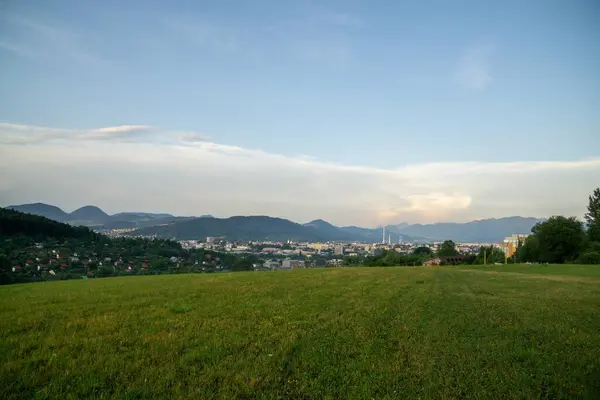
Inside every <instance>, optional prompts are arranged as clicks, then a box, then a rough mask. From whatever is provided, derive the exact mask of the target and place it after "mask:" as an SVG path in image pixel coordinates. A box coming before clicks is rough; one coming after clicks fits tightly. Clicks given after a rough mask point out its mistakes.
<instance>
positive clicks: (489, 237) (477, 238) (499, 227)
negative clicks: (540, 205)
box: [398, 217, 544, 243]
mask: <svg viewBox="0 0 600 400" xmlns="http://www.w3.org/2000/svg"><path fill="white" fill-rule="evenodd" d="M542 221H544V220H543V219H538V218H523V217H507V218H498V219H495V218H492V219H483V220H480V221H472V222H466V223H437V224H426V225H421V224H415V225H408V226H403V227H400V228H399V229H398V231H399V232H400V233H403V234H407V235H411V236H421V237H425V238H427V239H430V240H445V239H451V240H454V241H455V242H481V243H492V242H499V241H502V239H504V238H505V237H506V236H510V235H512V234H516V233H531V228H532V227H533V226H534V225H535V224H536V223H538V222H542Z"/></svg>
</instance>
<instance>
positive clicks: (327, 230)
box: [304, 219, 363, 242]
mask: <svg viewBox="0 0 600 400" xmlns="http://www.w3.org/2000/svg"><path fill="white" fill-rule="evenodd" d="M304 226H306V227H308V228H312V229H314V230H316V231H318V232H319V234H320V235H321V236H323V237H324V238H327V240H339V241H348V242H349V241H357V240H363V239H361V238H362V236H361V235H356V234H354V233H352V232H345V231H343V230H342V229H340V228H338V227H337V226H334V225H331V224H330V223H329V222H327V221H324V220H322V219H316V220H314V221H311V222H308V223H306V224H304Z"/></svg>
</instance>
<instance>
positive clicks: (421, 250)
mask: <svg viewBox="0 0 600 400" xmlns="http://www.w3.org/2000/svg"><path fill="white" fill-rule="evenodd" d="M432 253H433V251H431V249H430V248H429V247H427V246H419V247H417V248H416V249H415V250H414V251H413V254H414V255H416V256H428V255H431V254H432Z"/></svg>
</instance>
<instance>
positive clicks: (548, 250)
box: [516, 188, 600, 264]
mask: <svg viewBox="0 0 600 400" xmlns="http://www.w3.org/2000/svg"><path fill="white" fill-rule="evenodd" d="M584 218H585V223H584V222H583V221H581V220H579V219H577V218H576V217H564V216H561V215H558V216H553V217H550V218H549V219H548V220H547V221H544V222H540V223H538V224H536V225H535V226H534V227H533V228H532V229H531V232H532V234H531V235H530V236H529V237H528V238H527V240H526V241H525V242H524V243H522V244H521V245H520V246H519V247H518V249H517V253H516V258H517V260H519V261H521V262H541V263H555V264H562V263H580V264H600V188H597V189H595V190H594V191H593V193H592V194H591V195H590V196H589V202H588V206H587V213H586V214H585V217H584Z"/></svg>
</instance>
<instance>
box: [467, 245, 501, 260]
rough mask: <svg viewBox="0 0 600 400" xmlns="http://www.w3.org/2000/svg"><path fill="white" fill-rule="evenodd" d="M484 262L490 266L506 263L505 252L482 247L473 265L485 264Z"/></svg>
mask: <svg viewBox="0 0 600 400" xmlns="http://www.w3.org/2000/svg"><path fill="white" fill-rule="evenodd" d="M484 254H485V257H484ZM484 258H485V260H484ZM484 261H486V262H487V263H488V264H493V263H497V262H504V252H503V251H502V250H500V249H499V248H497V247H494V246H482V247H481V249H479V254H478V255H477V257H475V260H474V261H473V264H483V262H484Z"/></svg>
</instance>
